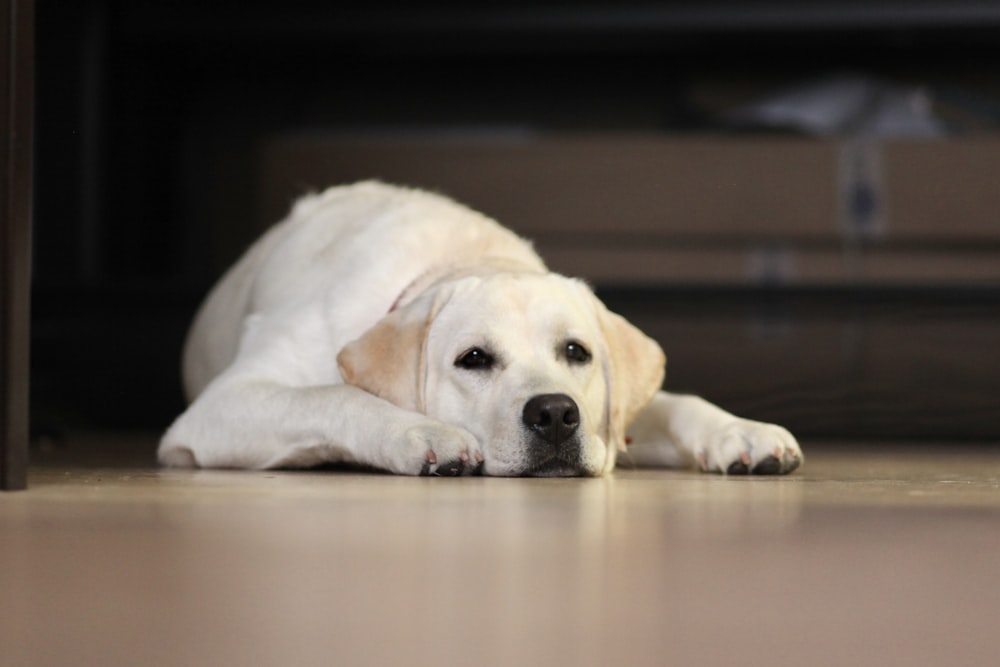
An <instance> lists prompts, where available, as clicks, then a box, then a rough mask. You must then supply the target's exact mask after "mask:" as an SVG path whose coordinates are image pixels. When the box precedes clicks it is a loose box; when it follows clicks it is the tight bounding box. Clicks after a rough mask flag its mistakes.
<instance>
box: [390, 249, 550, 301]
mask: <svg viewBox="0 0 1000 667" xmlns="http://www.w3.org/2000/svg"><path fill="white" fill-rule="evenodd" d="M496 273H542V270H540V269H539V268H538V267H537V266H532V265H530V264H526V263H524V262H519V261H517V260H512V259H509V258H506V257H481V258H479V259H478V260H477V261H476V263H475V264H470V263H457V262H456V263H454V264H442V265H440V266H434V267H431V268H429V269H427V270H426V271H424V272H423V273H421V274H420V275H418V276H417V277H416V278H414V279H413V280H411V281H410V283H409V284H408V285H407V286H406V287H404V288H403V291H402V292H400V293H399V296H397V297H396V300H395V301H393V302H392V306H391V307H390V308H389V312H390V313H391V312H392V311H394V310H396V309H397V308H400V307H402V306H405V305H406V304H408V303H410V302H411V301H413V300H414V299H416V298H417V297H418V296H419V295H420V294H422V293H423V292H424V291H426V290H428V289H430V288H431V287H433V286H435V285H437V284H439V283H443V282H448V281H451V280H458V279H460V278H467V277H469V276H485V275H493V274H496Z"/></svg>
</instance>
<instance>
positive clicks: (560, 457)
mask: <svg viewBox="0 0 1000 667" xmlns="http://www.w3.org/2000/svg"><path fill="white" fill-rule="evenodd" d="M593 475H594V472H593V471H592V470H589V469H588V468H587V466H585V465H584V463H583V460H582V459H581V457H580V456H579V454H578V453H574V454H571V455H567V454H555V455H551V456H547V457H544V458H536V460H534V461H532V462H531V463H530V464H529V465H528V467H527V468H526V469H525V470H524V471H523V472H522V473H521V475H520V476H521V477H592V476H593Z"/></svg>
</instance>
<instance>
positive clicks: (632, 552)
mask: <svg viewBox="0 0 1000 667" xmlns="http://www.w3.org/2000/svg"><path fill="white" fill-rule="evenodd" d="M137 440H138V441H140V442H139V444H138V445H136V443H135V441H133V443H132V444H133V445H135V446H136V447H138V448H139V449H138V450H137V451H143V452H146V453H148V451H151V450H149V449H142V447H145V445H144V444H142V443H141V440H142V438H138V439H137ZM119 445H121V443H119ZM806 447H807V449H806V454H807V459H806V464H805V466H804V467H803V468H802V469H800V471H798V472H796V473H794V474H793V475H791V476H790V477H786V478H780V479H774V478H772V479H764V478H762V479H751V478H731V479H725V478H721V477H714V476H703V475H698V474H694V473H686V472H668V471H653V472H639V471H620V472H618V473H617V474H616V475H614V476H613V477H611V478H607V479H571V480H528V479H427V478H417V479H409V478H399V477H390V476H383V475H371V474H368V475H364V474H351V473H334V472H300V473H293V472H283V473H276V472H260V473H258V472H224V471H200V472H189V471H187V472H179V471H161V470H157V469H155V468H154V467H152V466H150V465H148V462H147V461H146V460H145V458H144V457H145V456H146V454H143V455H141V456H138V457H137V456H135V455H134V454H133V455H132V457H131V458H132V459H134V460H130V459H129V456H124V457H121V456H119V457H117V458H116V457H114V456H111V457H110V459H107V460H101V459H100V458H99V457H95V458H93V460H91V461H90V462H88V463H86V464H85V465H84V464H80V463H78V462H77V463H66V462H60V461H59V460H58V459H59V456H54V457H48V456H45V457H42V458H43V459H45V460H43V462H42V463H41V464H38V465H36V467H34V468H33V471H32V474H31V478H30V482H31V489H30V490H29V491H27V492H19V493H8V494H4V495H0V664H3V665H5V666H7V667H10V666H20V665H30V666H35V665H185V666H187V665H337V666H353V665H373V666H387V665H406V666H408V667H409V666H419V665H477V666H478V665H573V666H574V667H575V666H578V665H713V666H714V665H797V666H801V665H810V666H813V665H878V666H883V665H907V666H913V665H963V666H967V665H996V664H997V661H998V656H1000V650H998V643H1000V446H994V447H988V446H981V447H961V446H954V445H940V446H937V447H932V446H926V445H925V446H919V447H902V446H898V445H892V446H879V445H869V446H867V447H861V446H859V445H856V444H855V445H850V446H847V445H834V444H824V445H817V444H812V445H810V443H806ZM111 464H113V465H111Z"/></svg>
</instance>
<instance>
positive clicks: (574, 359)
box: [566, 341, 591, 364]
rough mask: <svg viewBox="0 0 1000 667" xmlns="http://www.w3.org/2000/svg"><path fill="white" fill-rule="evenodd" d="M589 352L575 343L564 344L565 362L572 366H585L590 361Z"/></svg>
mask: <svg viewBox="0 0 1000 667" xmlns="http://www.w3.org/2000/svg"><path fill="white" fill-rule="evenodd" d="M590 359H591V355H590V351H589V350H587V348H585V347H584V346H583V345H581V344H580V343H577V342H576V341H570V342H568V343H566V360H567V361H569V362H570V363H573V364H585V363H587V362H588V361H590Z"/></svg>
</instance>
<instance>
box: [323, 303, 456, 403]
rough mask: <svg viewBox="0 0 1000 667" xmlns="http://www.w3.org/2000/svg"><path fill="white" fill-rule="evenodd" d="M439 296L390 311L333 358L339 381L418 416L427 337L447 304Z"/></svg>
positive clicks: (424, 374)
mask: <svg viewBox="0 0 1000 667" xmlns="http://www.w3.org/2000/svg"><path fill="white" fill-rule="evenodd" d="M442 292H443V291H442V290H435V291H434V292H433V293H430V294H424V295H422V296H421V297H419V298H418V299H416V300H414V301H412V302H410V303H408V304H406V305H405V306H403V307H401V308H398V309H396V310H393V311H391V312H390V313H389V314H387V315H386V316H385V317H383V318H382V319H381V320H379V321H378V322H377V323H376V324H375V326H373V327H372V328H371V329H369V330H368V331H366V332H365V333H364V334H363V335H362V336H361V337H360V338H358V339H357V340H355V341H353V342H351V343H348V344H347V345H346V346H345V347H344V348H343V349H342V350H341V351H340V354H338V355H337V366H338V368H339V369H340V376H341V377H342V378H343V379H344V382H346V383H347V384H352V385H354V386H356V387H359V388H361V389H364V390H365V391H367V392H369V393H371V394H375V395H376V396H378V397H380V398H384V399H385V400H387V401H389V402H390V403H393V404H395V405H398V406H399V407H401V408H405V409H407V410H413V411H415V412H423V410H424V405H425V402H424V379H425V377H426V362H425V358H424V357H425V354H424V352H425V349H426V347H427V332H428V330H429V329H430V326H431V322H433V321H434V317H435V316H436V315H437V313H438V311H439V310H440V309H441V306H442V305H443V304H444V303H445V302H446V301H447V294H444V293H442Z"/></svg>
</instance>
